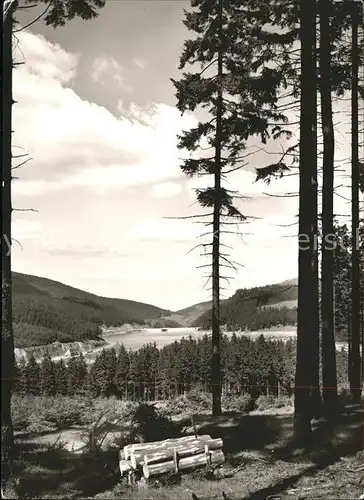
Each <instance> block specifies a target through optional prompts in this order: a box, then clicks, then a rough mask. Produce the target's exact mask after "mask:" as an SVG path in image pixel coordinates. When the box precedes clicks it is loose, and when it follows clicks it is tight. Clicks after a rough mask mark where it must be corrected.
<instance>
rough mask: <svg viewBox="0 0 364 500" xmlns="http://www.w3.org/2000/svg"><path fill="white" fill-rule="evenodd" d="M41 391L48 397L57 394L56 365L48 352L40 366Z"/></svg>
mask: <svg viewBox="0 0 364 500" xmlns="http://www.w3.org/2000/svg"><path fill="white" fill-rule="evenodd" d="M40 390H41V393H42V394H44V395H46V396H54V394H55V393H56V379H55V370H54V363H53V361H52V358H51V356H50V354H49V352H48V351H47V352H45V354H44V357H43V360H42V363H41V365H40Z"/></svg>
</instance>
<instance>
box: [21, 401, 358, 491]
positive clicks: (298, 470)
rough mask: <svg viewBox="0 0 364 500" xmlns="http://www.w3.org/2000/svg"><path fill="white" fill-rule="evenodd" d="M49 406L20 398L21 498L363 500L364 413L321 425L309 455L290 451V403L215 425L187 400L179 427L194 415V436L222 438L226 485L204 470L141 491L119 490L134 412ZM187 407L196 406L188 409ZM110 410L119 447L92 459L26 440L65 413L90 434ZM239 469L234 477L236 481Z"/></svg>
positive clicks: (98, 404) (114, 405)
mask: <svg viewBox="0 0 364 500" xmlns="http://www.w3.org/2000/svg"><path fill="white" fill-rule="evenodd" d="M49 399H50V398H30V397H28V398H27V400H28V401H26V400H25V399H24V398H23V399H22V398H18V399H16V398H15V399H14V403H15V404H14V410H13V414H14V416H15V417H16V418H18V419H20V412H21V411H22V410H23V409H25V410H26V408H28V410H27V411H28V413H27V414H26V418H27V421H28V422H31V424H30V425H28V426H27V427H26V428H25V429H24V425H23V431H22V433H21V434H18V438H17V460H16V471H17V475H18V477H19V488H18V489H19V494H20V496H21V498H25V499H27V498H91V497H95V495H96V498H106V499H108V498H110V499H111V498H130V499H132V498H135V499H142V498H156V499H159V498H161V499H162V498H169V499H170V498H176V499H187V498H188V499H191V498H192V493H194V494H196V495H197V496H198V497H199V498H216V499H221V500H222V498H223V492H224V494H226V495H227V497H228V498H231V499H237V498H243V499H251V500H252V499H263V498H271V499H273V498H275V499H278V498H282V499H288V498H290V499H294V500H296V499H297V500H298V499H299V498H300V499H313V498H319V499H329V498H358V497H359V495H360V494H361V493H363V487H362V485H361V484H360V481H361V479H362V478H363V473H364V467H363V463H364V454H363V453H357V452H358V450H359V451H360V450H361V449H362V448H363V443H364V433H363V422H364V418H363V417H364V408H363V407H362V408H357V407H346V410H345V411H343V412H342V414H341V415H340V417H339V418H338V419H337V421H336V423H335V426H332V427H331V428H328V427H327V426H326V425H324V423H323V422H321V421H317V422H316V423H315V431H314V436H315V439H314V442H315V446H314V447H312V448H311V449H310V450H292V449H290V447H289V444H290V439H291V436H292V427H293V418H292V417H293V415H292V410H293V408H292V406H289V405H287V404H286V405H285V406H284V407H282V405H283V403H287V400H283V399H282V400H281V401H274V402H273V403H271V402H270V399H269V398H262V399H261V400H260V402H259V404H258V407H259V409H258V408H256V409H255V410H254V411H252V412H250V413H245V414H244V413H241V412H237V411H232V410H231V411H229V412H226V413H225V414H224V415H223V416H222V417H219V418H212V417H211V416H210V415H209V414H208V413H207V412H208V410H206V408H205V406H204V404H203V402H201V401H200V400H199V399H198V397H197V395H196V394H195V395H194V396H193V397H191V396H189V398H187V401H186V400H185V399H184V400H183V401H182V402H181V401H180V407H181V408H182V409H181V410H179V409H178V408H179V407H178V406H177V407H176V408H177V415H175V418H176V419H178V420H179V421H180V420H181V419H182V420H183V418H184V416H185V415H189V416H190V415H194V418H193V426H194V427H192V426H191V424H189V425H190V427H189V428H188V425H187V427H185V430H186V429H187V431H188V432H189V431H191V432H193V430H194V429H196V430H197V431H198V432H199V433H204V434H205V433H208V434H210V435H211V436H212V437H222V438H223V440H224V453H225V456H226V464H225V465H224V467H223V469H222V474H220V478H219V480H216V478H215V480H212V479H211V478H209V479H208V478H206V477H205V476H204V472H205V471H200V472H197V473H194V474H191V475H188V476H187V475H184V476H182V480H181V482H180V484H176V485H167V486H164V487H163V488H156V487H150V488H149V489H148V490H144V489H140V490H139V489H137V488H135V489H132V488H128V487H126V486H124V485H122V484H121V483H120V474H119V470H118V467H117V466H118V449H119V448H120V447H121V446H122V445H123V444H126V441H125V439H126V437H125V436H126V433H127V431H129V430H130V424H129V422H128V420H130V418H129V416H130V410H131V406H132V405H131V404H130V403H129V404H128V403H123V402H121V401H116V400H112V399H111V400H110V399H109V400H106V399H105V400H104V399H94V400H93V401H89V400H86V399H85V398H61V400H59V398H56V400H52V399H51V400H49ZM57 400H59V401H57ZM192 401H193V402H192ZM288 403H289V401H288ZM188 404H190V406H189V407H188V406H187V407H186V405H188ZM27 405H28V406H27ZM184 405H185V406H184ZM239 405H240V403H239V404H238V406H239ZM270 405H271V406H273V407H271V406H270ZM160 406H161V407H162V408H161V409H162V413H163V412H164V413H165V414H166V415H170V414H171V412H172V409H171V403H168V404H165V405H164V406H163V405H162V404H161V405H160ZM183 406H184V409H183ZM76 409H77V410H78V413H77V415H76V416H75V412H76ZM106 410H107V411H108V412H109V414H110V415H112V416H113V417H114V416H115V415H117V416H118V417H119V419H120V418H121V420H122V422H121V427H120V440H119V444H118V445H116V444H115V443H110V444H109V446H108V448H107V449H105V450H102V449H100V448H99V447H96V448H94V449H92V447H89V448H88V450H87V452H85V453H82V454H79V455H77V454H74V453H71V452H69V451H67V450H66V449H65V448H64V446H63V444H62V443H61V442H58V443H56V444H55V445H53V446H50V445H47V444H39V443H34V442H33V443H30V442H28V443H26V442H24V440H23V439H24V438H26V436H27V435H29V432H30V429H33V434H34V433H35V434H36V433H37V431H34V429H35V427H36V425H38V435H39V436H42V434H43V432H44V428H46V427H47V426H48V428H49V427H51V428H52V429H54V428H56V427H57V426H59V425H61V426H63V425H65V424H64V416H63V417H62V418H61V419H60V420H57V421H56V422H55V421H54V414H57V415H58V412H61V413H60V414H61V415H62V411H63V414H68V415H70V418H69V420H68V424H69V422H70V421H72V422H73V423H72V425H73V426H80V427H82V426H84V427H85V426H87V427H86V428H87V429H89V428H90V421H91V420H92V421H95V420H96V419H97V418H99V417H100V416H101V415H102V414H103V413H104V412H105V411H106ZM196 410H200V413H199V412H198V411H196ZM34 412H36V415H34ZM71 416H72V418H71ZM76 417H77V418H76ZM76 421H77V422H78V424H75V422H76ZM191 423H192V422H191ZM18 425H20V424H19V421H18ZM42 429H43V430H42ZM323 450H325V452H324V451H323ZM236 468H239V469H238V470H236ZM233 469H234V470H235V473H234V474H233V475H231V472H232V470H233ZM229 474H230V476H231V477H229Z"/></svg>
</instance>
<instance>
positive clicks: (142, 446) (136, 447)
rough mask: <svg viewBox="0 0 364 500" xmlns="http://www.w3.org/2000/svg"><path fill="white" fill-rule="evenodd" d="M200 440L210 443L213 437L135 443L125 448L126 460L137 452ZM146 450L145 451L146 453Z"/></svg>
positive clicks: (189, 437)
mask: <svg viewBox="0 0 364 500" xmlns="http://www.w3.org/2000/svg"><path fill="white" fill-rule="evenodd" d="M196 439H198V440H199V441H209V440H210V439H212V438H211V436H209V435H207V434H204V435H201V436H195V435H193V436H183V437H181V438H172V439H165V440H164V441H154V442H149V443H133V444H128V445H126V446H124V460H128V459H129V457H130V455H131V454H132V453H135V452H139V451H140V450H143V452H144V454H146V453H147V452H148V450H151V449H154V448H162V449H163V448H166V447H168V446H170V445H177V444H180V443H187V442H189V441H194V440H196ZM144 450H145V451H144Z"/></svg>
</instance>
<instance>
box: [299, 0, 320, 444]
mask: <svg viewBox="0 0 364 500" xmlns="http://www.w3.org/2000/svg"><path fill="white" fill-rule="evenodd" d="M300 39H301V116H300V200H299V235H300V236H299V253H298V311H297V359H296V377H295V415H294V437H295V440H296V442H301V443H306V444H308V443H309V441H310V438H311V431H312V429H311V417H312V397H311V394H312V390H311V389H312V387H311V386H312V380H313V378H312V374H311V368H312V346H311V345H310V343H311V341H312V338H313V332H315V329H316V328H317V318H316V316H315V314H312V313H313V311H315V307H316V305H315V301H316V298H317V296H316V292H315V290H316V289H317V281H316V266H315V255H316V252H315V245H317V234H315V228H316V227H317V218H316V214H315V207H316V203H317V197H316V193H317V186H316V180H317V171H316V168H315V165H316V162H317V148H316V143H317V130H316V121H317V110H316V95H315V94H316V91H315V90H314V91H313V90H312V89H316V82H315V76H316V62H315V49H316V1H315V0H300ZM307 242H308V243H307ZM314 334H315V335H316V334H317V333H316V332H315V333H314Z"/></svg>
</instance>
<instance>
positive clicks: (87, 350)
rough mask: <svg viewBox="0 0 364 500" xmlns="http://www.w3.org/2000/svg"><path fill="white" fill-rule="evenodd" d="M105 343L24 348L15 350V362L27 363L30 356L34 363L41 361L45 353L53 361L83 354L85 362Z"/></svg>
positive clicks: (98, 341)
mask: <svg viewBox="0 0 364 500" xmlns="http://www.w3.org/2000/svg"><path fill="white" fill-rule="evenodd" d="M106 345H107V343H106V342H105V341H104V340H89V341H85V342H69V343H67V344H62V343H61V342H54V343H53V344H48V345H39V346H34V347H25V348H24V349H19V348H15V349H14V353H15V361H16V362H17V363H20V362H22V361H25V362H26V361H28V360H29V358H30V356H31V355H33V356H34V358H35V360H36V361H41V360H42V358H43V356H44V354H45V353H46V352H48V353H49V355H50V357H51V358H52V360H53V361H59V360H61V359H63V360H65V361H66V360H67V359H70V358H71V356H77V355H79V354H83V355H84V356H85V358H86V361H92V359H91V360H90V359H89V358H90V356H92V355H94V354H95V352H97V351H99V350H101V349H102V348H103V347H105V346H106Z"/></svg>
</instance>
